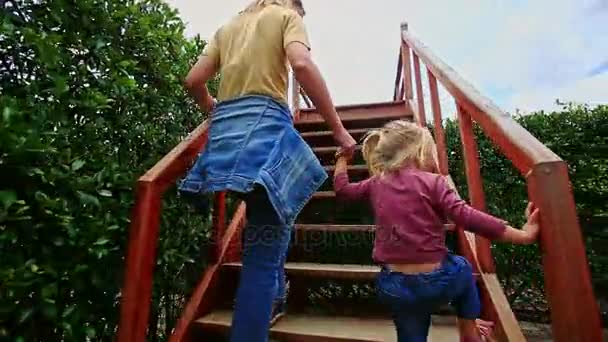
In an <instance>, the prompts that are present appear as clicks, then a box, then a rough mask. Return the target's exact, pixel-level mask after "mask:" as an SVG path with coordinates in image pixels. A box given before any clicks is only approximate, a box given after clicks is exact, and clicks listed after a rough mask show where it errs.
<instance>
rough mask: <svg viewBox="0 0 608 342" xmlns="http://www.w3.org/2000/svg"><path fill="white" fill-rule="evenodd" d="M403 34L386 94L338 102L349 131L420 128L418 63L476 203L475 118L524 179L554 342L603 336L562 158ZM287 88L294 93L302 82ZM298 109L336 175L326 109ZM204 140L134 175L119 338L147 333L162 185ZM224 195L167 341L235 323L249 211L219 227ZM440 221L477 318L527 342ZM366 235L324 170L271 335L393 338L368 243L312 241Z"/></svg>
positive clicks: (364, 219)
mask: <svg viewBox="0 0 608 342" xmlns="http://www.w3.org/2000/svg"><path fill="white" fill-rule="evenodd" d="M401 33H402V40H401V47H400V53H399V63H398V69H397V70H398V71H397V77H396V80H395V92H394V96H393V101H391V102H386V103H376V104H364V105H352V106H343V107H339V108H338V112H339V114H340V116H341V118H342V120H343V121H344V124H345V126H346V127H347V129H348V130H349V131H350V132H351V134H352V135H353V136H354V137H355V139H360V138H361V137H362V136H363V135H364V134H365V132H367V131H368V130H369V129H371V128H376V127H380V126H382V125H383V124H384V123H386V122H388V121H391V120H395V119H406V120H414V121H416V122H418V123H419V124H421V125H424V124H425V122H426V118H425V115H426V109H425V107H424V100H423V99H424V97H423V94H422V90H423V88H422V78H421V74H420V73H421V71H420V69H421V65H420V64H421V62H422V63H424V66H425V67H426V68H425V69H426V72H427V75H428V81H429V89H430V99H431V105H432V106H431V112H432V114H433V117H434V122H435V123H440V122H442V113H441V107H440V103H439V96H438V88H437V82H438V81H439V82H441V84H442V85H443V86H444V87H445V88H446V89H447V91H448V92H449V93H450V94H451V95H452V96H453V97H454V100H455V102H456V105H457V108H458V120H459V125H460V133H461V137H462V144H463V151H464V155H465V164H466V173H467V175H466V176H467V182H468V189H469V198H470V199H471V204H472V205H473V206H475V207H477V208H479V209H482V210H485V199H484V192H483V185H482V179H481V176H480V170H479V160H478V152H477V146H476V142H475V139H474V135H473V131H472V129H473V126H472V125H473V122H476V123H477V124H479V126H480V127H481V128H482V129H483V131H484V132H485V134H486V135H487V136H488V137H489V138H490V139H491V140H492V141H493V142H494V143H495V144H496V146H498V148H499V149H500V151H501V152H502V153H503V154H504V155H505V156H506V157H507V158H509V159H510V160H511V161H512V162H513V164H514V165H515V167H516V168H517V169H519V171H520V172H521V174H522V176H523V177H525V179H526V181H527V183H528V194H529V197H530V199H531V200H532V201H533V202H535V203H536V205H537V206H538V207H539V208H540V209H541V216H542V217H541V223H542V233H541V250H542V255H543V267H544V276H545V291H546V293H547V296H548V299H549V304H550V307H551V320H552V326H553V335H554V340H555V341H601V324H600V319H599V310H598V307H597V303H596V301H595V297H594V295H593V291H592V287H591V281H590V276H589V269H588V266H587V260H586V256H585V250H584V244H583V240H582V236H581V232H580V227H579V225H578V221H577V217H576V211H575V206H574V200H573V197H572V193H571V189H570V182H569V179H568V173H567V167H566V165H565V163H564V162H563V161H562V160H561V159H560V158H559V157H558V156H557V155H556V154H555V153H553V152H552V151H551V150H549V149H548V148H547V147H546V146H544V145H543V144H542V143H541V142H539V141H538V140H536V139H535V138H534V137H533V136H532V135H530V134H529V133H528V132H527V131H526V130H525V129H523V128H522V127H521V126H519V125H518V124H517V123H516V122H515V121H514V120H513V119H512V118H511V117H510V116H509V115H508V114H506V113H504V112H503V111H502V110H500V109H499V108H498V107H496V106H495V105H494V104H493V103H492V102H491V101H490V100H489V99H488V98H486V97H484V96H482V95H481V94H479V93H478V92H477V91H476V90H475V89H474V88H473V87H471V86H470V85H469V84H468V83H466V82H465V81H464V80H463V79H462V78H461V77H460V76H458V74H457V73H455V72H454V71H453V70H452V69H451V68H450V67H449V66H447V65H446V64H445V63H443V62H442V61H441V60H440V59H439V58H437V57H436V56H435V55H433V53H432V52H430V50H429V49H428V48H426V47H425V46H424V45H423V44H422V43H421V42H420V41H418V40H417V39H416V38H414V37H413V36H412V35H411V34H410V33H409V32H408V31H407V27H406V26H402V30H401ZM412 79H413V81H414V87H415V90H416V91H415V93H416V96H414V87H413V86H412ZM294 89H296V91H297V90H298V89H299V87H297V86H296V87H294ZM294 94H298V93H297V92H295V93H294ZM295 98H297V96H295ZM294 117H295V118H296V121H295V122H296V123H295V124H296V127H297V129H298V130H299V131H300V132H301V135H302V137H303V138H304V139H305V140H306V141H307V142H308V143H309V144H310V145H311V147H313V150H314V152H315V154H316V155H317V156H318V157H319V159H320V160H321V161H322V163H323V164H324V165H326V170H327V171H328V172H329V173H330V174H331V173H332V172H333V166H332V163H333V155H334V153H335V151H336V147H335V146H334V142H333V139H332V135H331V132H329V131H328V129H327V126H326V125H325V124H324V122H323V120H322V118H321V116H320V115H319V114H318V113H317V112H316V111H315V109H299V108H298V106H297V105H294ZM434 134H435V139H436V141H437V147H438V154H439V162H440V171H441V173H442V174H444V175H446V176H447V177H449V170H448V162H447V151H446V144H445V136H444V132H443V128H442V126H441V125H436V126H435V129H434ZM206 138H207V124H206V123H203V124H202V125H201V126H199V127H198V128H197V129H196V130H195V131H194V132H193V133H192V134H191V135H190V136H189V137H188V138H187V139H186V140H184V141H183V142H182V143H181V144H179V145H178V146H177V147H175V149H174V150H173V151H171V152H170V153H169V154H168V155H167V156H165V157H164V158H163V159H162V160H161V161H160V162H159V163H158V164H157V165H156V166H155V167H154V168H152V169H151V170H150V171H148V172H147V173H146V174H145V175H144V176H142V177H141V178H140V180H139V182H138V190H137V202H136V207H135V210H134V218H133V222H132V227H131V235H130V241H129V250H128V256H127V266H126V280H125V285H124V287H123V297H122V302H121V321H120V327H119V332H118V341H119V342H142V341H145V338H146V329H147V324H148V314H149V310H150V298H151V289H152V272H153V268H154V262H155V249H156V242H157V238H158V223H159V213H160V210H161V207H160V203H161V201H160V198H161V196H162V193H163V192H164V191H165V190H166V189H167V188H168V187H169V185H171V184H173V183H174V182H175V181H176V180H177V179H179V178H180V177H181V176H182V175H183V174H184V173H185V172H186V170H187V169H188V167H189V166H190V165H191V163H192V161H193V160H194V158H195V157H196V155H197V154H198V152H199V151H200V150H201V149H202V148H204V145H205V142H206ZM349 175H351V178H352V179H354V180H357V179H362V178H364V177H366V176H367V169H366V168H365V166H364V165H363V162H362V160H361V158H360V157H358V158H356V159H355V163H354V164H353V165H352V166H350V167H349ZM225 198H226V194H223V193H220V194H216V196H215V202H214V211H213V215H214V221H213V229H214V236H215V241H216V248H215V250H214V253H213V255H212V257H211V260H210V263H209V266H208V267H207V268H206V269H205V270H204V273H203V277H202V279H201V281H200V283H199V284H198V286H197V287H196V289H195V290H194V292H193V293H192V296H191V298H190V300H189V302H188V303H187V305H186V307H185V309H184V312H183V314H182V317H181V319H180V320H179V322H178V323H177V326H176V327H175V329H174V331H173V334H172V336H171V338H170V341H173V342H181V341H216V340H217V341H222V340H223V339H222V338H223V336H226V334H227V333H228V331H229V329H230V321H231V303H232V298H233V296H234V291H235V289H236V284H237V282H238V274H239V271H240V266H241V265H240V263H239V260H240V243H239V241H240V233H241V231H242V229H243V226H244V214H245V210H246V208H245V205H244V204H242V203H241V204H240V205H239V207H238V208H237V210H236V212H235V213H234V215H233V216H232V218H231V219H230V222H229V224H225V222H226V217H225V213H226V203H225ZM348 210H350V211H351V215H350V216H344V215H341V214H340V213H341V212H343V211H348ZM359 210H362V211H361V214H360V215H354V218H353V215H352V212H353V211H355V213H358V212H359ZM322 211H323V212H322ZM320 218H322V219H320ZM319 220H321V221H319ZM445 228H446V230H449V231H452V232H450V234H453V235H454V237H455V240H456V241H457V242H456V246H455V248H457V250H458V252H459V253H460V254H463V255H465V256H466V257H467V258H468V259H469V260H470V261H471V263H472V264H473V265H474V268H475V272H476V273H477V280H478V284H479V287H480V293H481V297H482V303H483V313H482V316H483V317H484V318H485V319H489V320H492V321H494V322H496V325H497V328H496V337H497V338H498V340H500V341H525V337H524V335H523V334H522V332H521V330H520V327H519V324H518V322H517V320H516V319H515V315H514V314H513V312H512V311H511V308H510V305H509V303H508V302H507V299H506V296H505V294H504V293H503V290H502V288H501V286H500V283H499V281H498V276H497V274H496V271H495V267H494V261H493V258H492V254H491V250H490V244H489V242H488V241H487V240H485V239H483V238H481V237H479V236H475V235H473V234H470V233H467V232H464V231H463V230H462V229H461V228H459V227H454V226H453V225H449V224H446V226H445ZM373 232H374V226H373V225H372V222H370V221H369V215H367V214H366V213H365V212H364V210H363V209H359V208H348V207H345V205H344V204H340V203H337V202H336V201H335V194H334V193H333V192H332V191H331V177H330V179H329V180H328V181H327V182H326V184H324V185H323V187H322V188H321V189H320V191H319V192H317V193H316V194H315V196H314V197H313V199H312V200H311V201H310V202H309V204H308V205H307V206H306V208H305V209H304V210H303V212H302V213H301V215H300V216H299V219H298V224H297V225H296V227H295V233H294V239H293V242H292V252H291V253H290V257H289V260H288V263H287V264H286V271H287V274H288V277H289V279H290V283H291V291H290V297H289V302H288V304H289V310H288V313H287V315H286V316H285V317H284V318H282V319H281V320H279V321H278V323H277V324H275V325H274V326H273V327H272V329H271V331H270V335H271V337H272V338H274V339H276V340H278V341H395V332H394V327H393V325H392V322H391V320H390V318H389V317H388V316H387V314H386V313H384V312H383V310H381V308H378V307H377V306H376V305H374V304H373V300H372V299H371V298H373V291H372V290H371V289H372V288H373V287H372V286H371V284H372V281H373V279H374V277H375V275H376V273H377V272H378V270H379V269H378V267H377V266H375V265H373V263H372V262H371V239H370V240H367V241H368V242H369V243H368V244H365V243H363V242H362V241H364V239H360V240H354V241H357V243H358V244H357V246H356V247H353V248H354V249H356V248H363V249H362V250H361V252H359V250H356V251H355V252H354V253H353V251H352V250H351V251H349V250H348V249H352V248H350V246H347V247H346V249H345V252H344V253H345V254H344V256H343V259H340V260H332V258H330V257H326V256H325V254H324V253H323V252H322V251H321V249H322V248H323V244H322V243H321V244H320V243H319V241H321V242H322V241H324V240H323V239H325V238H328V239H329V238H332V237H333V238H335V237H338V238H339V237H341V236H342V237H343V236H349V238H353V237H361V236H367V237H370V236H373ZM357 239H359V238H357ZM362 246H363V247H362ZM334 254H335V253H334ZM351 261H352V262H351ZM347 262H348V263H347ZM329 289H334V290H335V289H338V290H336V291H338V292H339V291H343V292H348V293H350V295H346V296H342V297H340V298H339V299H336V300H335V301H332V300H331V299H329V300H327V301H323V293H324V291H325V292H327V291H329ZM349 291H350V292H349ZM430 340H431V341H458V331H457V328H456V325H455V318H454V317H453V316H452V315H451V312H450V311H449V309H445V310H444V309H442V310H440V311H438V312H437V314H436V315H435V316H434V318H433V323H432V328H431V334H430Z"/></svg>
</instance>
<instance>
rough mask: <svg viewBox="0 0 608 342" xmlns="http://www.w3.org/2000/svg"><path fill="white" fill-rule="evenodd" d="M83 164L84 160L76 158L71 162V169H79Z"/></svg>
mask: <svg viewBox="0 0 608 342" xmlns="http://www.w3.org/2000/svg"><path fill="white" fill-rule="evenodd" d="M84 164H85V161H84V160H81V159H76V160H74V161H73V162H72V171H78V170H80V169H81V168H82V167H83V166H84Z"/></svg>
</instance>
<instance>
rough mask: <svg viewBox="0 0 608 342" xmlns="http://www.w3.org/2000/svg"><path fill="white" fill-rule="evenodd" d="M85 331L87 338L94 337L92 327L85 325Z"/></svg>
mask: <svg viewBox="0 0 608 342" xmlns="http://www.w3.org/2000/svg"><path fill="white" fill-rule="evenodd" d="M85 331H86V334H87V337H88V338H94V337H95V334H96V332H95V328H93V327H87V328H86V330H85Z"/></svg>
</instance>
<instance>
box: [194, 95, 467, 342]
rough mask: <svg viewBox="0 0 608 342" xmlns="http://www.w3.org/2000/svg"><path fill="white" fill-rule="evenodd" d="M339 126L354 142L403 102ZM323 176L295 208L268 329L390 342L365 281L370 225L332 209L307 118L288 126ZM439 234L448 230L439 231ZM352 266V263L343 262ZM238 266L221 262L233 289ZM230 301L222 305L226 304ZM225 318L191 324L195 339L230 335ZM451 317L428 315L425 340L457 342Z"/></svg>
mask: <svg viewBox="0 0 608 342" xmlns="http://www.w3.org/2000/svg"><path fill="white" fill-rule="evenodd" d="M340 113H341V116H342V119H343V120H344V124H345V126H346V127H347V129H349V132H350V133H351V134H352V135H353V136H355V138H357V139H360V138H361V137H363V136H364V134H365V133H366V132H367V131H368V130H371V129H373V128H377V127H381V126H382V125H384V124H385V123H386V122H388V121H391V120H395V119H410V120H411V118H412V116H411V114H410V113H408V110H407V108H406V107H405V104H404V103H403V102H393V103H385V104H373V105H362V106H351V107H349V108H342V109H341V111H340ZM296 127H297V129H298V130H299V131H300V133H301V135H302V137H303V138H304V140H305V141H306V142H307V143H308V144H309V145H310V146H311V148H312V149H313V151H314V152H315V154H316V155H317V157H318V158H319V160H321V162H322V163H323V165H324V166H325V168H326V170H327V172H328V173H329V174H330V177H329V178H328V180H327V181H326V183H325V184H324V185H323V186H322V188H321V189H320V191H318V192H317V193H316V194H315V195H314V196H313V198H312V200H311V201H310V202H309V204H308V205H307V206H306V207H305V208H304V209H303V212H302V213H301V214H300V216H299V219H298V224H297V225H296V226H295V232H294V235H293V236H294V238H293V239H292V246H291V250H292V251H291V252H290V255H289V257H288V263H287V264H286V265H285V270H286V272H287V274H288V277H289V279H290V284H291V289H292V291H291V294H290V297H289V299H288V312H287V314H286V316H284V317H283V318H282V319H280V320H279V321H278V322H277V323H276V324H275V325H274V326H273V327H272V328H271V330H270V335H271V337H272V338H274V339H276V340H278V341H395V340H396V335H395V328H394V325H393V323H392V321H391V319H390V317H389V315H388V313H387V312H386V311H385V310H383V308H381V307H380V306H379V305H377V304H376V303H375V299H374V298H375V295H374V290H373V281H374V279H375V277H376V275H377V273H378V272H379V270H380V269H379V268H378V267H377V266H376V265H374V264H373V263H372V261H371V253H372V242H373V233H374V226H373V224H371V223H372V222H370V220H371V213H369V212H368V209H367V208H366V206H365V205H362V206H360V207H359V206H355V207H356V208H353V207H352V205H349V206H347V205H345V204H342V203H337V202H336V196H335V193H334V192H333V191H331V189H332V177H331V175H332V174H333V168H334V155H335V152H336V151H337V148H336V147H335V146H334V142H333V139H332V135H331V132H330V131H327V128H326V127H325V125H324V123H323V121H322V119H321V118H320V116H318V114H316V113H314V112H309V113H305V114H303V115H302V116H301V117H300V120H298V122H297V123H296ZM354 161H355V163H354V164H353V165H352V166H350V168H349V171H350V172H349V174H351V175H352V178H353V179H362V178H365V177H367V176H368V173H367V168H366V166H365V164H364V163H363V160H362V158H361V155H360V153H359V151H358V152H357V153H356V155H355V159H354ZM446 227H448V228H449V227H450V226H449V225H446ZM350 262H352V263H350ZM240 267H241V264H240V263H238V262H229V263H224V264H222V266H221V269H222V277H223V278H222V279H221V280H220V282H222V283H223V281H224V279H226V281H228V282H236V280H237V279H238V272H239V271H240ZM230 297H231V296H230V294H227V297H226V298H224V300H225V303H230ZM231 318H232V312H231V310H230V307H229V306H228V305H224V306H223V307H222V306H220V307H218V309H216V310H213V311H211V312H210V313H209V314H207V315H204V316H203V317H201V318H199V319H197V320H196V323H197V325H198V326H199V328H200V330H201V333H202V334H203V336H204V335H205V334H207V336H209V337H210V336H211V335H214V337H215V338H216V339H218V340H220V341H221V340H222V336H227V334H228V333H229V330H230V323H231ZM455 323H456V321H455V318H454V317H453V316H439V315H437V316H435V317H434V320H433V323H432V329H431V334H430V341H435V342H442V341H445V342H448V341H457V340H458V332H457V328H456V325H455Z"/></svg>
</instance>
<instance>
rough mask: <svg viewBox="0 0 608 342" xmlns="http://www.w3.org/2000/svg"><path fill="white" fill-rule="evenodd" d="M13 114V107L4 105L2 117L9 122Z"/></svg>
mask: <svg viewBox="0 0 608 342" xmlns="http://www.w3.org/2000/svg"><path fill="white" fill-rule="evenodd" d="M12 114H13V110H12V109H11V107H4V110H3V111H2V119H4V121H6V122H8V121H9V120H10V119H11V116H12Z"/></svg>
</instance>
